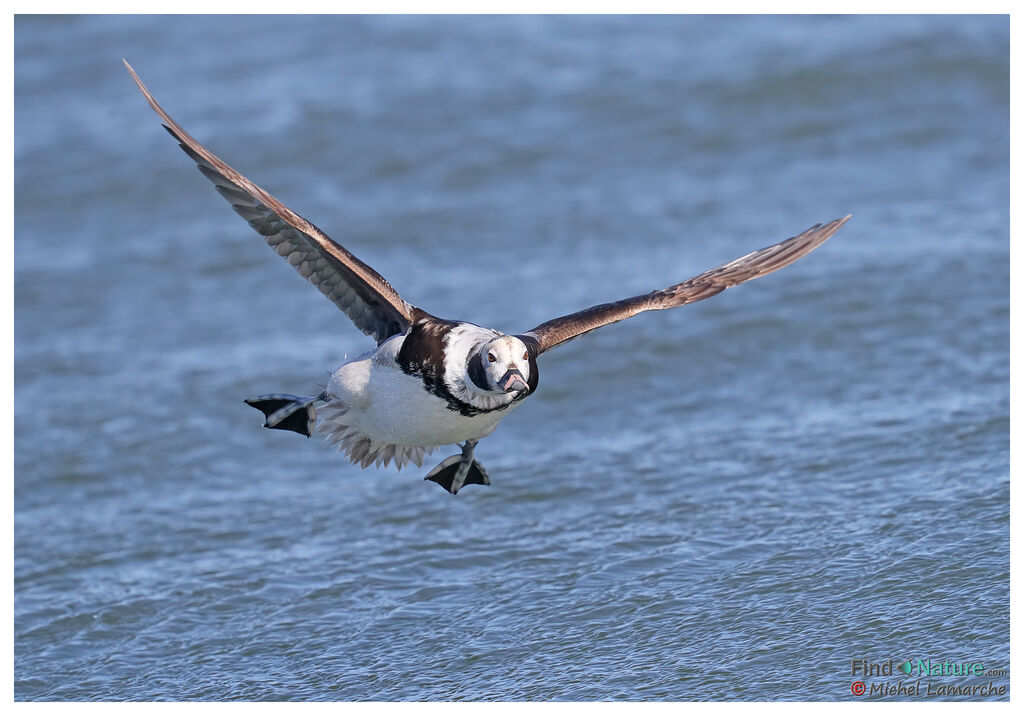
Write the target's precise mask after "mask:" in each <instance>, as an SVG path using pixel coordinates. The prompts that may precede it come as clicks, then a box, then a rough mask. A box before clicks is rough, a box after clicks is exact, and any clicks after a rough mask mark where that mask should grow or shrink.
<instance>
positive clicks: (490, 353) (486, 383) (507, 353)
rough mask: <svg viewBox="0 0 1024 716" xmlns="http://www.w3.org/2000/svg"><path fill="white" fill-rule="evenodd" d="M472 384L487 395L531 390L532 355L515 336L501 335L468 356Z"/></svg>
mask: <svg viewBox="0 0 1024 716" xmlns="http://www.w3.org/2000/svg"><path fill="white" fill-rule="evenodd" d="M467 370H468V373H469V379H470V381H472V383H473V385H474V386H475V387H476V388H477V389H479V390H481V391H483V392H486V393H492V394H494V393H498V394H511V393H519V392H521V391H524V390H529V382H530V354H529V352H528V351H527V350H526V344H525V343H523V342H522V341H521V340H519V339H518V338H516V337H515V336H498V337H496V338H493V339H492V340H490V341H487V342H486V343H481V344H480V346H479V349H478V350H477V351H475V352H473V353H471V354H470V356H469V365H468V366H467Z"/></svg>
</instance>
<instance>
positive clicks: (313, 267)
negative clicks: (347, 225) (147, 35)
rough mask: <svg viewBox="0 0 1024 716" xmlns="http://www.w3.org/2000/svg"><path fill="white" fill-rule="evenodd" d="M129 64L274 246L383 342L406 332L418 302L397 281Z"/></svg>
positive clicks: (210, 175) (225, 192) (175, 132)
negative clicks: (284, 195)
mask: <svg viewBox="0 0 1024 716" xmlns="http://www.w3.org/2000/svg"><path fill="white" fill-rule="evenodd" d="M124 64H125V67H127V68H128V71H129V72H130V73H131V75H132V79H134V80H135V84H137V85H138V86H139V89H140V90H142V94H143V95H145V97H146V100H147V101H148V102H149V106H150V107H152V108H153V109H154V111H156V113H157V114H159V115H160V117H161V119H163V120H164V124H165V128H166V129H167V131H168V132H170V133H171V136H173V137H174V138H175V139H177V140H178V142H179V143H180V145H181V148H182V149H184V150H185V153H186V154H188V155H189V156H190V157H191V158H192V160H193V161H195V163H196V164H198V165H199V171H201V172H202V173H203V175H204V176H205V177H206V178H207V179H209V180H210V181H211V182H213V184H214V186H216V188H217V191H218V192H220V194H221V196H223V197H224V198H225V199H227V200H228V203H230V204H231V206H232V208H234V210H235V211H236V212H238V214H239V215H240V216H241V217H242V218H243V219H245V220H246V221H248V222H249V225H250V226H251V227H253V228H254V229H256V231H258V232H259V233H260V234H262V235H263V237H264V238H265V239H266V241H267V243H268V244H270V247H271V248H272V249H274V250H275V251H276V252H277V253H278V254H279V255H280V256H283V257H284V258H285V259H287V260H288V263H290V264H291V265H292V266H294V267H295V268H296V270H298V272H299V273H300V274H302V275H303V276H304V277H305V278H307V279H309V281H310V283H312V284H313V285H314V286H316V287H317V288H318V289H320V292H321V293H323V294H324V295H325V296H327V298H329V299H330V300H331V301H332V302H333V303H334V304H335V305H336V306H337V307H338V308H340V309H341V310H342V311H343V312H344V313H345V315H346V316H348V317H349V318H351V319H352V322H353V323H355V324H356V327H357V328H358V329H359V330H361V331H362V332H363V333H365V334H367V335H369V336H373V337H374V338H375V339H376V341H377V343H382V342H383V341H385V340H386V339H387V338H389V337H390V336H393V335H395V334H397V333H404V332H405V330H406V329H407V328H408V327H409V325H410V324H411V323H412V312H413V306H411V305H410V304H408V303H406V302H405V301H404V300H402V297H401V296H399V295H398V292H397V291H395V289H393V288H392V287H391V284H389V283H388V282H387V281H385V280H384V278H383V277H382V276H381V275H380V274H379V273H377V272H376V271H374V270H373V269H372V268H370V267H369V266H367V265H366V264H364V263H363V262H362V261H360V260H359V259H357V258H356V257H355V256H353V255H352V254H350V253H349V252H348V251H346V250H345V249H344V247H342V246H341V245H339V244H337V243H335V242H334V241H332V240H331V238H330V237H329V236H327V235H326V234H325V233H324V232H322V231H320V229H318V228H317V227H315V226H314V225H313V224H311V223H310V222H309V221H307V220H306V219H303V218H302V217H301V216H299V215H298V214H296V213H295V212H294V211H292V210H291V209H289V208H288V207H287V206H285V205H284V204H282V203H281V202H279V201H278V200H277V199H275V198H274V197H272V196H271V195H270V194H268V193H267V192H265V191H264V190H263V189H260V188H259V187H258V186H256V185H255V184H253V183H252V182H251V181H249V180H248V179H246V178H245V177H244V176H242V175H241V174H239V173H238V172H236V171H235V170H234V169H232V168H231V167H229V166H228V165H227V164H225V163H224V162H222V161H221V160H220V159H218V158H217V157H216V156H214V154H213V152H211V151H209V150H208V149H206V147H204V146H203V145H202V144H200V143H199V142H197V141H196V140H195V139H193V138H192V137H191V136H190V135H189V134H188V132H186V131H185V130H184V129H182V128H181V126H179V125H178V123H177V122H175V121H174V120H173V119H171V117H170V115H168V114H167V112H165V111H164V110H163V108H162V107H161V106H160V105H159V104H157V101H156V100H155V99H153V95H151V94H150V93H149V90H147V89H146V86H145V85H144V84H142V80H140V79H139V76H138V75H137V74H135V70H133V69H132V66H131V65H129V64H128V61H127V60H125V61H124Z"/></svg>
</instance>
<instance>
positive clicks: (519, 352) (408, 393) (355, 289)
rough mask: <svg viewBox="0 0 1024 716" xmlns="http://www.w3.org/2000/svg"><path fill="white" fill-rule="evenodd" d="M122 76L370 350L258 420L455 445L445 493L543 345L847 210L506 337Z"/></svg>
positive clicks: (815, 230)
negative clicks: (381, 257) (684, 275)
mask: <svg viewBox="0 0 1024 716" xmlns="http://www.w3.org/2000/svg"><path fill="white" fill-rule="evenodd" d="M125 66H126V67H127V68H128V71H129V72H130V73H131V75H132V78H133V79H134V80H135V83H136V84H137V85H138V86H139V89H140V90H141V91H142V94H143V95H145V97H146V100H147V101H148V102H149V105H150V107H152V108H153V109H154V110H155V111H156V113H157V114H158V115H160V117H161V118H162V119H163V121H164V123H165V128H166V129H167V131H168V132H170V134H171V136H173V137H174V138H175V139H176V140H178V142H179V143H180V146H181V148H182V149H184V150H185V153H186V154H188V155H189V156H190V157H191V158H192V159H193V161H195V162H196V164H198V165H199V170H200V171H201V172H202V173H203V175H204V176H205V177H206V178H207V179H209V180H210V181H211V182H213V184H214V186H215V187H216V188H217V191H219V192H220V194H221V196H223V197H224V198H225V199H227V200H228V202H229V203H230V204H231V206H232V208H234V210H235V211H236V212H238V213H239V214H240V215H241V216H242V218H243V219H245V220H246V221H248V222H249V225H250V226H252V227H253V228H254V229H256V231H258V232H259V233H260V234H262V235H263V237H264V238H265V239H266V241H267V243H268V244H270V246H271V247H272V248H273V249H274V250H275V251H277V253H278V254H279V255H280V256H283V257H284V258H285V259H287V261H288V263H290V264H291V265H292V266H294V267H295V268H296V270H298V272H299V273H300V274H302V276H304V277H305V278H307V279H309V281H310V282H311V283H312V284H313V285H314V286H316V287H317V288H319V289H320V291H321V292H322V293H323V294H324V295H326V296H327V297H328V298H329V299H330V300H331V301H333V302H334V304H335V305H336V306H338V308H340V309H341V310H342V311H343V312H344V313H345V315H347V316H348V317H349V318H350V319H351V320H352V322H353V323H355V325H356V327H357V328H358V329H359V330H361V331H362V332H363V333H365V334H367V335H369V336H371V337H372V338H373V339H374V340H376V341H377V347H376V348H374V349H372V350H370V351H367V352H366V353H364V354H362V355H361V356H359V357H357V358H354V359H353V360H350V361H347V362H346V363H344V364H343V365H342V366H341V367H340V368H338V369H337V370H336V371H335V372H334V374H333V375H332V376H331V378H330V381H329V383H328V385H327V388H326V390H324V391H322V392H320V393H318V394H316V395H312V396H308V397H298V396H294V395H287V394H270V395H261V396H258V397H256V398H251V399H249V400H246V401H245V402H246V403H248V404H249V405H251V406H253V407H254V408H258V409H259V410H261V411H262V412H263V414H264V416H265V418H266V422H265V423H264V426H265V427H268V428H274V429H277V430H293V431H295V432H297V433H301V434H302V435H305V436H306V437H309V436H310V435H312V432H313V428H314V426H315V425H316V422H317V409H316V404H317V403H324V404H325V405H324V406H323V407H322V408H321V410H320V417H321V423H320V427H319V430H320V432H322V433H325V434H326V436H327V440H329V441H331V442H332V443H334V444H336V445H338V446H339V450H344V451H345V453H346V455H347V456H348V458H349V460H351V461H352V462H353V463H358V464H360V465H361V466H362V467H364V468H365V467H368V466H369V465H371V464H376V465H377V466H378V467H379V466H381V465H383V466H385V467H387V466H388V464H389V463H390V462H392V461H394V463H395V465H396V466H397V467H398V468H399V469H401V468H402V467H403V466H404V465H406V464H407V463H410V462H411V463H414V464H415V465H417V466H421V465H422V463H423V459H424V457H425V456H426V455H427V454H428V453H430V452H433V450H435V449H436V448H438V447H440V446H443V445H453V444H458V443H462V445H461V448H462V453H461V454H459V455H452V456H451V457H448V458H446V459H445V460H444V461H442V462H441V463H440V464H439V465H438V466H437V467H435V468H434V469H433V470H431V471H430V472H429V473H428V474H427V476H426V478H425V479H427V480H433V481H434V482H437V483H438V484H440V485H441V486H442V487H444V488H445V489H446V490H448V491H449V492H451V493H452V494H455V493H457V492H458V491H459V489H460V488H461V487H462V486H463V485H471V484H477V485H489V484H490V478H489V477H488V475H487V472H486V471H485V470H484V468H483V466H482V465H481V464H480V463H479V462H477V461H476V460H475V459H474V457H473V450H474V448H475V447H476V444H477V442H478V441H480V440H481V439H482V438H485V437H487V436H488V435H490V434H491V433H492V432H494V429H495V428H497V427H498V423H499V422H501V419H502V418H504V417H505V416H506V415H508V414H509V413H510V412H512V410H513V409H514V408H516V407H518V406H519V405H520V404H521V403H522V402H523V400H524V399H525V398H526V397H527V396H529V395H532V394H533V393H534V392H536V390H537V383H538V378H539V376H538V370H537V358H538V356H540V354H541V353H544V352H545V351H548V350H550V349H552V348H554V347H555V346H558V345H561V344H562V343H565V342H566V341H568V340H571V339H573V338H576V337H577V336H581V335H583V334H584V333H589V332H590V331H593V330H594V329H596V328H600V327H601V326H606V325H608V324H610V323H615V322H617V321H621V320H624V319H626V318H630V317H631V316H635V315H636V314H638V313H641V312H643V311H653V310H660V309H665V308H674V307H676V306H683V305H685V304H687V303H693V302H694V301H700V300H702V299H705V298H709V297H711V296H714V295H715V294H717V293H721V292H722V291H724V290H725V289H727V288H729V287H730V286H735V285H737V284H740V283H743V282H744V281H749V280H751V279H753V278H757V277H758V276H763V275H765V274H767V273H771V272H772V271H776V270H778V269H780V268H782V267H783V266H786V265H788V264H791V263H792V262H794V261H796V260H797V259H799V258H800V257H802V256H804V255H806V254H807V253H809V252H810V251H812V250H813V249H815V248H817V247H818V246H820V245H821V244H822V243H824V242H825V240H826V239H828V238H829V237H830V236H832V234H834V233H835V232H836V231H837V230H838V229H839V227H841V226H842V225H843V224H844V223H846V220H847V219H849V218H850V217H849V216H846V217H843V218H842V219H836V220H835V221H831V222H829V223H827V224H816V225H814V226H812V227H811V228H809V229H807V231H804V232H803V233H802V234H799V235H798V236H794V237H793V238H790V239H787V240H786V241H783V242H781V243H778V244H775V245H773V246H768V247H767V248H763V249H761V250H759V251H754V252H753V253H750V254H747V255H746V256H743V257H741V258H738V259H736V260H735V261H730V262H729V263H727V264H723V265H721V266H719V267H717V268H713V269H711V270H710V271H705V272H704V273H702V274H700V275H699V276H695V277H693V278H691V279H688V280H686V281H683V282H682V283H678V284H676V285H674V286H670V287H668V288H666V289H664V290H661V291H653V292H651V293H648V294H644V295H642V296H634V297H633V298H626V299H623V300H621V301H615V302H613V303H604V304H601V305H599V306H593V307H591V308H587V309H584V310H582V311H578V312H577V313H572V314H569V315H567V316H562V317H561V318H555V319H552V320H550V321H548V322H546V323H542V324H540V325H539V326H537V327H536V328H533V329H531V330H529V331H526V332H525V333H520V334H517V335H507V334H505V333H502V332H501V331H497V330H494V329H491V328H483V327H481V326H477V325H474V324H472V323H467V322H465V321H449V320H445V319H442V318H438V317H436V316H433V315H431V314H429V313H427V312H426V311H424V310H423V309H421V308H418V307H416V306H413V305H410V304H409V303H408V302H406V301H404V300H403V299H402V297H401V296H399V295H398V292H397V291H395V289H394V288H392V287H391V284H389V283H388V282H387V281H386V280H384V278H383V277H382V276H381V275H380V274H378V273H377V272H376V271H374V270H373V269H372V268H370V267H369V266H367V265H366V264H364V263H363V262H362V261H360V260H359V259H357V258H356V257H355V256H353V255H352V254H350V253H349V252H348V251H346V250H345V249H344V248H343V247H342V246H340V245H339V244H337V243H336V242H334V241H332V240H331V239H330V238H329V237H328V236H327V235H326V234H325V233H324V232H322V231H321V230H320V229H318V228H317V227H315V226H314V225H313V224H312V223H310V222H309V221H307V220H306V219H304V218H302V217H301V216H299V215H298V214H296V213H295V212H293V211H292V210H291V209H289V208H288V207H286V206H285V205H284V204H282V203H281V202H279V201H278V200H277V199H275V198H274V197H272V196H271V195H270V194H268V193H267V192H265V191H264V190H263V189H261V188H259V187H258V186H256V185H255V184H253V183H252V182H251V181H249V180H248V179H246V178H245V177H244V176H242V175H241V174H239V173H238V172H236V171H235V170H234V169H232V168H231V167H229V166H228V165H227V164H225V163H224V162H222V161H221V160H220V159H218V158H217V157H216V156H214V154H213V153H212V152H210V151H209V150H208V149H206V148H205V147H204V146H203V145H201V144H200V143H199V142H197V141H196V140H195V139H193V138H192V137H191V136H189V134H188V133H187V132H186V131H185V130H184V129H182V128H181V127H180V126H179V125H178V123H177V122H175V121H174V120H173V119H171V117H170V116H169V115H168V114H167V113H166V112H165V111H164V110H163V108H161V107H160V105H159V104H157V102H156V100H155V99H153V96H152V95H151V94H150V93H149V90H147V89H146V87H145V85H143V84H142V81H141V80H140V79H139V77H138V75H137V74H135V70H133V69H132V67H131V65H129V64H128V62H127V61H125Z"/></svg>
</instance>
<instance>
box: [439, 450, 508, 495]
mask: <svg viewBox="0 0 1024 716" xmlns="http://www.w3.org/2000/svg"><path fill="white" fill-rule="evenodd" d="M474 447H476V441H475V440H473V441H468V440H467V441H466V443H465V444H464V445H463V447H462V454H461V455H452V456H450V457H446V458H445V459H444V460H442V461H441V464H439V465H438V466H437V467H435V468H434V469H433V470H431V471H430V472H428V473H427V476H426V477H424V478H423V479H424V480H430V481H432V482H436V483H437V484H438V485H440V486H441V487H443V488H444V489H446V490H448V492H450V493H452V494H453V495H455V494H458V492H459V490H460V489H462V487H463V486H464V485H490V484H491V478H490V477H489V476H488V475H487V470H485V469H484V466H483V465H481V464H480V463H479V462H477V461H476V460H474V459H473V448H474Z"/></svg>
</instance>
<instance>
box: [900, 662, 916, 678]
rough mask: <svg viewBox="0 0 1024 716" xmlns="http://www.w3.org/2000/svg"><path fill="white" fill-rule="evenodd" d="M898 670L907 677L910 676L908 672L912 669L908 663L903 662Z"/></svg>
mask: <svg viewBox="0 0 1024 716" xmlns="http://www.w3.org/2000/svg"><path fill="white" fill-rule="evenodd" d="M898 668H899V670H900V671H902V672H903V673H904V674H906V675H907V676H910V672H911V671H913V669H914V667H913V665H912V664H911V663H910V662H909V661H904V662H903V663H902V664H900V665H899V667H898Z"/></svg>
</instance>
